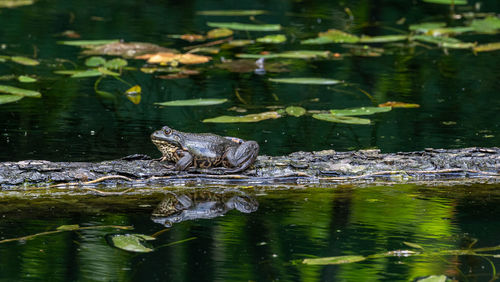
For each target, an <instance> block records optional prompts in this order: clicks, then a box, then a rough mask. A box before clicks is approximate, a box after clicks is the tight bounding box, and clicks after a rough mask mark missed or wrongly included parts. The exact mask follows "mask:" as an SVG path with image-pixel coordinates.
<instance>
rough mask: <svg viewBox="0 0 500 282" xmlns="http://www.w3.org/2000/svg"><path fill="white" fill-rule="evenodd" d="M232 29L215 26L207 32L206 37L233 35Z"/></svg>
mask: <svg viewBox="0 0 500 282" xmlns="http://www.w3.org/2000/svg"><path fill="white" fill-rule="evenodd" d="M233 33H234V32H233V31H232V30H230V29H228V28H216V29H212V30H209V31H208V32H207V38H210V39H214V38H220V37H227V36H231V35H233Z"/></svg>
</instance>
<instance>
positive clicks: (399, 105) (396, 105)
mask: <svg viewBox="0 0 500 282" xmlns="http://www.w3.org/2000/svg"><path fill="white" fill-rule="evenodd" d="M378 106H379V107H393V108H419V107H420V105H419V104H411V103H405V102H395V101H388V102H385V103H383V104H379V105H378Z"/></svg>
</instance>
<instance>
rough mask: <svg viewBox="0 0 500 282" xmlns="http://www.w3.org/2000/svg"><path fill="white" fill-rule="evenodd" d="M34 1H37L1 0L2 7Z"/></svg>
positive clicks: (27, 3) (32, 1) (24, 4)
mask: <svg viewBox="0 0 500 282" xmlns="http://www.w3.org/2000/svg"><path fill="white" fill-rule="evenodd" d="M33 3H35V1H34V0H2V1H0V8H15V7H20V6H26V5H31V4H33Z"/></svg>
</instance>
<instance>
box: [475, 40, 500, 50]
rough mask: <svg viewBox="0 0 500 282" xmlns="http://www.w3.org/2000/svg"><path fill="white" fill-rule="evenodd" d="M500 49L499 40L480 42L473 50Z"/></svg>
mask: <svg viewBox="0 0 500 282" xmlns="http://www.w3.org/2000/svg"><path fill="white" fill-rule="evenodd" d="M496 50H500V42H494V43H488V44H481V45H477V46H476V47H474V51H475V52H487V51H496Z"/></svg>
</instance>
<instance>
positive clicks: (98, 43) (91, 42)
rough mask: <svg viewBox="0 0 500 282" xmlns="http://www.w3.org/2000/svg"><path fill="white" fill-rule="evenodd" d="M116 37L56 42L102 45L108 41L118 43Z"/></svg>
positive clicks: (77, 44)
mask: <svg viewBox="0 0 500 282" xmlns="http://www.w3.org/2000/svg"><path fill="white" fill-rule="evenodd" d="M119 42H120V40H118V39H111V40H70V41H59V42H57V43H58V44H62V45H69V46H90V45H104V44H109V43H119Z"/></svg>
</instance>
